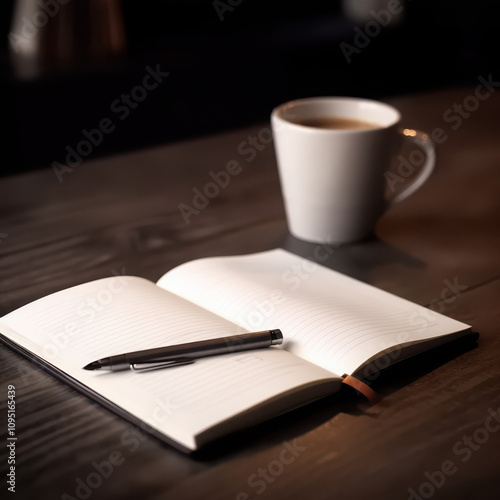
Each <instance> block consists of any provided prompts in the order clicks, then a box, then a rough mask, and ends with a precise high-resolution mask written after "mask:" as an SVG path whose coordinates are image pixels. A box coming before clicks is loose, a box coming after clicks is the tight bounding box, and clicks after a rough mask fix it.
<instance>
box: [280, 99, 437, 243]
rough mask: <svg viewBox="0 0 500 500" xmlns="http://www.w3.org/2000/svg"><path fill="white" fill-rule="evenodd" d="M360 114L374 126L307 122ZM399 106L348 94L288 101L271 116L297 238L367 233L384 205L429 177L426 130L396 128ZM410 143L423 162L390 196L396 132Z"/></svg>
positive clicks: (331, 239) (344, 239)
mask: <svg viewBox="0 0 500 500" xmlns="http://www.w3.org/2000/svg"><path fill="white" fill-rule="evenodd" d="M318 118H319V119H324V118H327V119H328V118H341V119H350V120H360V121H363V122H368V123H370V124H373V126H374V128H366V129H365V128H356V129H351V128H334V129H332V128H322V127H319V126H310V125H305V124H304V123H307V122H308V121H309V120H311V119H314V120H317V119H318ZM400 118H401V116H400V113H399V111H398V110H397V109H396V108H394V107H392V106H390V105H388V104H385V103H382V102H378V101H372V100H368V99H360V98H351V97H311V98H306V99H298V100H295V101H290V102H287V103H285V104H282V105H281V106H278V107H277V108H275V109H274V110H273V112H272V114H271V124H272V129H273V136H274V146H275V151H276V158H277V163H278V171H279V175H280V181H281V189H282V192H283V198H284V202H285V210H286V215H287V221H288V227H289V229H290V232H291V233H292V234H293V235H294V236H296V237H297V238H300V239H303V240H306V241H312V242H318V243H330V244H336V243H348V242H353V241H357V240H361V239H363V238H365V237H367V236H369V235H370V234H371V233H372V232H373V230H374V227H375V224H376V222H377V220H378V219H379V217H380V216H381V215H382V213H383V212H384V211H385V210H386V208H387V207H388V206H389V205H391V204H394V203H397V202H400V201H401V200H403V199H404V198H406V197H407V196H409V195H410V194H412V193H413V192H415V191H416V190H417V189H418V188H419V187H420V186H422V184H423V183H424V182H425V181H426V180H427V179H428V178H429V176H430V175H431V173H432V171H433V169H434V164H435V150H434V146H433V144H432V141H431V140H430V139H429V137H428V136H427V134H425V133H423V132H418V131H414V130H408V129H405V131H404V132H403V131H401V130H400V129H399V122H400ZM405 135H406V137H407V138H408V139H410V140H412V141H414V142H415V143H416V144H417V145H418V146H419V147H420V148H421V149H422V150H423V151H424V152H425V155H426V157H425V161H424V163H423V165H422V166H421V167H420V168H421V170H420V172H419V173H418V175H417V176H415V177H414V178H412V179H411V180H409V179H407V180H405V186H404V189H403V190H402V191H401V192H399V193H398V195H397V196H395V197H393V198H392V199H386V198H385V196H384V190H385V184H386V182H385V177H384V174H386V173H387V172H388V169H389V165H390V163H391V160H392V159H393V158H394V157H395V156H396V155H397V154H398V152H399V150H400V147H401V144H402V140H401V139H402V138H403V137H405Z"/></svg>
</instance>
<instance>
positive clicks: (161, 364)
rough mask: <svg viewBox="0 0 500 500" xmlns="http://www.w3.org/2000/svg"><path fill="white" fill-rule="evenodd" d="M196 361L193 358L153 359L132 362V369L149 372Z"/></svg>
mask: <svg viewBox="0 0 500 500" xmlns="http://www.w3.org/2000/svg"><path fill="white" fill-rule="evenodd" d="M192 363H194V359H192V358H177V359H170V360H167V361H151V362H147V363H131V364H130V369H131V370H133V371H135V372H147V371H152V370H160V369H162V368H173V367H175V366H182V365H190V364H192Z"/></svg>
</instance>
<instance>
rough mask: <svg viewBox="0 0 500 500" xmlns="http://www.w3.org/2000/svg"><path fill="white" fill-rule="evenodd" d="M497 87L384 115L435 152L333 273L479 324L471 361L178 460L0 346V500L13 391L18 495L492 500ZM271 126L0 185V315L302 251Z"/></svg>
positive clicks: (497, 339)
mask: <svg viewBox="0 0 500 500" xmlns="http://www.w3.org/2000/svg"><path fill="white" fill-rule="evenodd" d="M485 78H487V77H485ZM480 84H481V83H480V81H478V85H480ZM490 87H491V88H490V89H489V90H488V88H487V87H485V86H483V87H481V88H480V89H479V94H478V96H480V98H479V97H475V95H476V88H474V87H473V88H465V89H454V90H443V91H436V92H432V93H428V94H420V95H413V96H406V97H399V98H395V99H391V100H389V101H390V102H391V103H393V104H395V105H396V106H397V107H398V108H399V109H400V110H401V111H402V114H403V124H404V125H405V126H409V127H414V128H420V129H423V130H426V131H428V132H430V133H434V137H435V138H436V139H438V141H439V142H440V143H439V144H437V146H436V147H437V155H438V162H437V169H436V172H435V174H434V175H433V176H432V178H431V179H430V180H429V182H428V183H427V184H426V185H425V186H424V187H423V188H422V189H421V190H420V191H419V192H418V193H416V194H415V195H413V196H412V197H410V198H409V199H408V200H406V201H404V202H403V203H401V204H400V205H397V206H395V207H393V208H391V209H390V210H389V211H388V212H387V213H386V214H385V215H384V216H383V217H382V219H381V220H380V222H379V224H378V226H377V229H376V237H374V238H373V239H370V240H368V241H364V242H361V243H357V244H353V245H346V246H343V247H340V248H337V249H334V251H333V252H332V255H331V257H330V259H329V261H328V262H327V263H326V264H327V265H329V266H331V267H332V268H335V269H339V270H341V271H343V272H345V273H346V274H349V275H352V276H354V277H357V278H359V279H361V280H363V281H366V282H368V283H371V284H374V285H376V286H378V287H380V288H383V289H385V290H388V291H391V292H393V293H395V294H398V295H401V296H403V297H405V298H408V299H410V300H413V301H415V302H418V303H420V304H424V305H428V306H430V307H431V308H433V309H435V310H437V311H440V312H443V313H445V314H447V315H450V316H452V317H454V318H457V319H459V320H461V321H464V322H467V323H469V324H471V325H473V327H474V329H475V330H477V331H478V332H480V334H481V337H480V341H479V343H478V347H476V348H473V349H464V348H463V347H460V348H459V347H454V348H451V347H450V348H445V349H441V350H440V351H438V352H434V353H432V354H430V355H427V356H423V357H421V358H418V359H415V360H413V361H410V362H408V363H404V364H400V365H399V366H396V367H394V368H390V369H388V370H387V371H386V372H385V373H382V374H381V375H380V376H379V377H378V379H377V380H376V381H375V384H374V387H375V388H376V389H377V390H378V391H379V392H380V393H381V394H382V395H383V396H384V399H383V401H382V402H381V403H379V404H378V405H376V406H373V407H370V406H369V405H368V404H367V403H366V402H365V401H364V400H363V399H362V398H360V397H357V396H356V395H354V394H353V393H350V392H348V391H346V392H345V393H343V394H340V395H337V396H335V397H331V398H326V399H324V400H321V401H319V402H317V403H314V404H312V405H309V406H307V407H305V408H302V409H300V410H297V411H295V412H292V413H290V414H288V415H286V416H284V417H281V418H279V419H278V420H277V421H274V422H273V423H272V424H270V423H266V424H263V425H260V426H258V427H257V428H254V429H251V430H249V431H247V432H245V433H242V434H240V435H238V437H237V438H231V439H226V440H222V442H219V443H218V444H217V446H214V447H212V448H209V449H207V450H206V451H205V452H202V453H200V454H198V455H196V456H188V455H184V454H182V453H180V452H178V451H176V450H174V449H172V448H170V447H168V446H167V445H165V444H162V443H161V442H159V441H158V440H156V439H154V438H152V437H149V436H147V435H145V434H144V433H143V432H141V431H140V430H139V429H136V428H135V427H133V426H132V425H131V424H129V423H128V422H126V421H124V420H122V419H120V418H119V417H117V416H115V415H114V414H112V413H110V412H108V411H107V410H105V409H104V408H102V407H100V406H99V405H98V404H96V403H94V402H92V401H91V400H89V399H88V398H86V397H85V396H83V395H80V394H79V393H77V392H75V391H74V390H72V389H70V388H69V387H67V386H66V385H64V384H63V383H61V382H59V381H57V380H56V379H54V378H53V377H52V376H50V375H48V374H46V373H45V372H44V371H42V370H41V369H39V368H38V367H36V366H35V365H33V364H32V363H31V362H30V361H28V360H26V359H23V358H21V357H20V356H18V355H17V354H14V353H13V352H11V350H9V349H8V348H6V347H4V346H0V379H1V382H2V384H1V390H2V394H1V395H0V422H1V424H0V432H1V433H2V436H3V440H2V442H3V443H4V444H3V445H2V447H1V449H0V457H1V458H0V469H1V471H2V477H4V480H3V481H2V485H1V489H2V490H1V491H2V493H1V494H2V497H3V496H4V492H5V494H7V493H8V492H7V485H6V483H5V476H4V475H3V474H4V473H5V471H6V469H7V450H6V446H5V432H6V428H7V424H6V413H7V411H6V399H7V385H8V384H13V385H15V387H16V393H17V419H18V421H17V432H18V436H19V438H18V442H17V464H16V472H17V485H16V486H17V493H18V498H23V499H26V498H27V499H31V498H37V499H38V498H44V499H46V498H47V499H56V498H57V499H58V498H65V499H69V498H80V499H81V498H91V499H97V498H98V499H101V498H102V499H111V498H119V499H134V500H135V499H137V498H148V499H149V498H151V499H164V498H168V499H190V498H204V499H205V498H210V499H212V498H224V499H226V498H228V499H229V498H230V499H243V498H259V499H260V498H262V499H264V498H270V499H281V498H288V499H289V498H293V499H323V498H335V499H340V498H353V499H360V498H377V499H379V498H380V499H396V498H404V499H406V498H416V499H418V498H430V497H433V498H447V499H448V498H453V499H470V498H482V499H487V498H499V497H500V465H499V464H500V425H499V424H498V423H497V422H496V421H495V420H494V419H493V416H492V415H499V413H498V412H500V410H499V408H500V363H499V360H498V358H499V354H500V308H499V305H500V279H499V276H500V258H499V256H500V231H499V226H500V168H499V167H500V142H499V139H498V138H499V134H500V122H499V120H498V116H500V92H497V91H495V88H494V87H493V86H492V85H491V84H490ZM268 127H269V125H268V124H262V126H260V127H259V126H256V127H251V128H248V129H244V130H236V131H232V132H229V133H225V134H221V135H217V136H213V137H205V138H201V139H196V140H190V141H186V142H181V143H176V144H172V145H167V146H163V147H157V148H153V149H148V150H144V151H138V152H134V153H128V154H124V155H121V156H114V157H109V158H102V159H96V160H91V159H89V160H87V161H85V162H83V163H81V164H80V165H78V166H76V167H75V168H74V170H73V171H71V172H67V173H64V174H63V175H62V177H61V178H62V182H59V180H58V178H57V176H56V174H55V173H54V171H53V170H52V169H51V168H48V169H46V170H42V171H36V172H32V173H28V174H24V175H20V176H17V177H10V178H4V179H2V180H1V181H0V206H1V217H2V222H1V226H0V232H1V240H0V241H1V243H0V255H1V268H0V273H1V280H0V287H1V302H0V308H1V310H0V313H1V314H5V313H7V312H9V311H11V310H12V309H14V308H16V307H19V306H21V305H23V304H25V303H27V302H30V301H32V300H34V299H36V298H38V297H41V296H43V295H46V294H48V293H50V292H54V291H56V290H59V289H61V288H64V287H69V286H72V285H75V284H78V283H81V282H85V281H89V280H92V279H96V278H100V277H105V276H111V275H112V274H113V273H116V272H120V273H121V272H126V273H128V274H135V275H140V276H143V277H146V278H149V279H152V280H156V279H158V278H159V277H160V275H161V274H163V273H164V272H165V271H167V270H168V269H170V268H172V267H173V266H175V265H177V264H180V263H181V262H184V261H187V260H191V259H194V258H197V257H205V256H211V255H229V254H243V253H251V252H256V251H260V250H266V249H270V248H273V247H277V246H282V247H284V248H287V249H289V250H291V251H293V252H296V253H299V254H301V255H304V256H308V255H311V254H312V252H313V250H314V248H315V246H314V245H312V244H307V243H303V242H300V241H298V240H296V239H294V238H293V237H291V236H289V235H288V233H287V228H286V222H285V219H284V211H283V204H282V198H281V195H280V190H279V183H278V177H277V173H276V166H275V160H274V152H273V147H272V144H271V143H270V142H269V128H268ZM439 129H442V132H441V131H440V130H439ZM48 139H49V138H48ZM71 146H73V147H76V145H71ZM230 162H232V163H231V165H232V166H233V167H234V166H235V165H236V164H235V163H234V162H237V163H238V165H239V166H241V172H239V173H236V174H234V175H232V176H231V179H230V182H229V183H228V185H227V186H225V187H224V188H220V192H219V193H218V195H217V196H215V197H213V198H212V199H210V200H208V201H209V202H208V204H207V206H206V207H204V208H201V209H200V210H198V213H192V215H190V217H189V218H188V220H187V221H186V220H185V218H183V216H182V214H181V212H180V210H179V205H180V204H182V203H185V204H186V205H189V206H193V197H194V196H195V192H194V191H193V189H200V190H203V189H204V187H205V186H206V184H207V183H208V182H210V181H211V180H212V178H211V174H210V173H211V172H213V173H214V174H216V173H217V172H219V171H221V170H224V169H226V168H227V167H228V163H230ZM395 169H396V170H395V171H396V172H398V169H401V166H400V165H399V164H397V165H395ZM235 170H239V169H235ZM402 173H404V176H406V175H407V174H408V172H402V171H399V174H402ZM404 176H403V177H404ZM199 206H201V205H199ZM490 416H491V418H489V417H490ZM498 418H499V420H500V416H498ZM285 447H292V448H293V450H294V451H293V457H294V460H293V461H290V460H287V463H286V464H284V463H283V462H280V456H281V455H280V454H281V452H282V451H283V450H284V449H285ZM110 457H113V459H116V460H115V462H116V463H115V465H114V466H113V470H112V471H110V470H109V469H105V468H104V469H103V468H102V467H104V466H103V465H102V464H103V463H104V462H106V461H108V462H109V460H110ZM99 464H101V465H99ZM99 467H101V468H100V469H99ZM98 470H101V472H100V473H99V472H96V471H98ZM437 471H439V472H437Z"/></svg>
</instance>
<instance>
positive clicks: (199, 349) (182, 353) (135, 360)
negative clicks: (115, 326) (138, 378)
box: [83, 330, 283, 372]
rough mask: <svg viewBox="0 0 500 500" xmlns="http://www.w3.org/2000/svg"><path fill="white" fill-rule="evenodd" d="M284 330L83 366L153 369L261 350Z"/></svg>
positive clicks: (279, 339) (120, 356)
mask: <svg viewBox="0 0 500 500" xmlns="http://www.w3.org/2000/svg"><path fill="white" fill-rule="evenodd" d="M282 342H283V335H282V333H281V330H265V331H262V332H254V333H243V334H241V335H233V336H230V337H222V338H218V339H210V340H200V341H198V342H189V343H187V344H175V345H171V346H167V347H157V348H154V349H146V350H144V351H134V352H128V353H125V354H117V355H116V356H109V357H107V358H102V359H98V360H97V361H93V362H92V363H89V364H88V365H86V366H84V367H83V368H84V369H85V370H110V371H114V372H115V371H122V370H152V369H156V368H168V367H173V366H180V365H186V364H190V363H194V360H195V359H196V358H205V357H208V356H216V355H219V354H228V353H232V352H240V351H247V350H249V349H261V348H264V347H270V346H272V345H277V344H281V343H282Z"/></svg>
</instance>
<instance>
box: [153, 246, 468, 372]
mask: <svg viewBox="0 0 500 500" xmlns="http://www.w3.org/2000/svg"><path fill="white" fill-rule="evenodd" d="M192 283H196V285H197V286H196V287H192V286H190V284H192ZM158 284H159V286H162V287H164V288H166V289H169V290H171V291H173V292H174V293H177V294H179V295H180V296H183V297H186V298H189V299H190V300H192V301H193V302H195V303H196V304H200V305H201V306H203V307H205V308H206V309H208V310H210V311H213V312H215V313H216V314H218V315H220V316H223V317H225V318H229V319H231V320H232V321H234V322H235V323H237V324H239V325H241V326H242V327H244V328H249V329H254V330H256V329H270V328H280V329H281V330H282V332H283V336H284V338H285V340H286V342H285V343H284V348H285V349H287V350H288V351H290V352H292V353H295V354H297V355H299V356H301V357H303V358H305V359H308V360H310V361H311V362H313V363H315V364H318V365H320V366H322V367H324V368H326V369H328V370H331V371H333V372H334V373H337V374H339V375H342V374H343V373H353V372H355V370H356V368H358V367H359V366H361V365H362V364H363V363H364V362H365V361H367V360H368V359H370V358H372V357H373V356H374V355H376V354H378V353H381V352H383V351H384V350H386V349H387V348H388V347H389V346H394V345H403V344H405V345H407V344H411V343H416V342H420V341H422V340H425V339H428V338H432V337H434V336H437V335H442V334H446V333H452V332H457V331H461V330H464V329H466V328H468V325H465V324H463V323H461V322H459V321H455V320H453V319H451V318H448V317H445V316H443V315H440V314H437V313H434V312H433V311H430V310H428V309H426V308H424V307H422V306H419V305H417V304H414V303H412V302H410V301H407V300H405V299H402V298H400V297H397V296H395V295H392V294H390V293H387V292H384V291H382V290H380V289H377V288H375V287H373V286H370V285H367V284H365V283H362V282H360V281H357V280H355V279H353V278H350V277H348V276H345V275H343V274H341V273H338V272H335V271H332V270H330V269H328V268H326V267H323V266H321V265H319V264H315V263H313V262H310V261H308V260H305V259H302V258H300V257H297V256H296V255H293V254H291V253H289V252H287V251H285V250H281V249H276V250H271V251H268V252H262V253H260V254H254V255H246V256H237V257H214V258H210V259H200V260H198V261H193V262H189V263H187V264H183V265H181V266H179V267H178V268H175V269H173V270H172V271H170V272H168V273H167V274H166V275H164V276H163V277H162V278H161V279H160V281H159V282H158Z"/></svg>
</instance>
